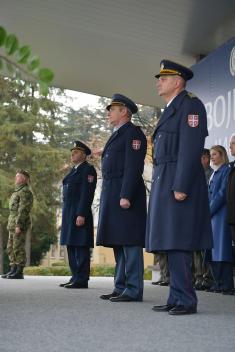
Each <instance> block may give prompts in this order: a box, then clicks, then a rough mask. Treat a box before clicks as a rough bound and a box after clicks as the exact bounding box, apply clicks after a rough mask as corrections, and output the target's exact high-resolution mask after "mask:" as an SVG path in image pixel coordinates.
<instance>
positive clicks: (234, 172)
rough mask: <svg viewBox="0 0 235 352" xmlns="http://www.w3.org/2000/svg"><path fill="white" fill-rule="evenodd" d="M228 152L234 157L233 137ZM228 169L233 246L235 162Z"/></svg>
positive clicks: (228, 202)
mask: <svg viewBox="0 0 235 352" xmlns="http://www.w3.org/2000/svg"><path fill="white" fill-rule="evenodd" d="M230 150H231V154H232V156H234V157H235V135H234V136H232V138H231V140H230ZM229 167H230V172H229V176H228V186H227V208H228V223H229V225H230V228H231V233H232V239H233V244H234V245H235V161H232V162H231V163H230V164H229Z"/></svg>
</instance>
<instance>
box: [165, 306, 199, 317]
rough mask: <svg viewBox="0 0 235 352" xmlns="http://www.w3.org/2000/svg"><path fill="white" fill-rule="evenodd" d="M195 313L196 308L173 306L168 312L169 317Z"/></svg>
mask: <svg viewBox="0 0 235 352" xmlns="http://www.w3.org/2000/svg"><path fill="white" fill-rule="evenodd" d="M195 313H197V307H194V306H192V307H185V306H175V307H174V308H172V309H171V310H169V312H168V314H170V315H187V314H195Z"/></svg>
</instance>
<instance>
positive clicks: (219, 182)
mask: <svg viewBox="0 0 235 352" xmlns="http://www.w3.org/2000/svg"><path fill="white" fill-rule="evenodd" d="M229 172H230V167H229V165H222V166H221V167H220V168H219V169H218V170H217V171H215V172H214V174H213V175H212V178H211V180H210V184H209V201H210V211H211V222H212V231H213V241H214V248H213V249H212V258H211V259H212V260H213V261H216V262H217V261H219V262H220V261H225V262H232V261H233V257H232V236H231V232H230V228H229V225H228V222H227V205H226V188H227V183H228V174H229ZM207 258H208V257H207Z"/></svg>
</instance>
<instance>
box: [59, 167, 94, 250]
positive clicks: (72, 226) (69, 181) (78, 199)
mask: <svg viewBox="0 0 235 352" xmlns="http://www.w3.org/2000/svg"><path fill="white" fill-rule="evenodd" d="M96 181H97V175H96V170H95V168H94V167H93V166H92V165H90V164H89V163H88V162H87V161H85V162H83V163H82V164H80V165H79V166H78V167H77V168H72V170H71V171H70V172H69V174H68V175H66V176H65V178H64V179H63V209H62V226H61V241H60V242H61V245H69V246H88V247H93V245H94V229H93V216H92V210H91V205H92V202H93V198H94V192H95V188H96ZM77 216H82V217H85V224H84V225H82V226H76V218H77Z"/></svg>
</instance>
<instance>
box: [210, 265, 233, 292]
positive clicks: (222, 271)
mask: <svg viewBox="0 0 235 352" xmlns="http://www.w3.org/2000/svg"><path fill="white" fill-rule="evenodd" d="M210 265H211V271H212V275H213V278H214V281H215V284H214V288H215V289H217V290H221V291H230V290H233V289H234V282H233V264H232V263H230V262H210Z"/></svg>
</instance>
